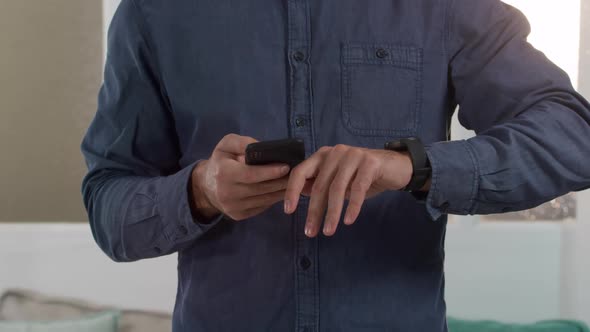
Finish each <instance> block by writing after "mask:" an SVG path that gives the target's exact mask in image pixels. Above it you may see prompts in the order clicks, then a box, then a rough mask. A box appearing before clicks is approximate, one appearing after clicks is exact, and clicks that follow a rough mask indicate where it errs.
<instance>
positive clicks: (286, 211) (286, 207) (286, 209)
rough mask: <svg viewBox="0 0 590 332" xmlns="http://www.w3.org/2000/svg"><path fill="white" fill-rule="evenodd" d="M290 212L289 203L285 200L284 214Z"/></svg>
mask: <svg viewBox="0 0 590 332" xmlns="http://www.w3.org/2000/svg"><path fill="white" fill-rule="evenodd" d="M290 211H291V201H289V200H288V199H287V200H285V213H289V212H290Z"/></svg>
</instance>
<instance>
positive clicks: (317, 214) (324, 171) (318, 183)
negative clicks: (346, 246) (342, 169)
mask: <svg viewBox="0 0 590 332" xmlns="http://www.w3.org/2000/svg"><path fill="white" fill-rule="evenodd" d="M345 149H348V148H346V147H344V148H334V149H333V150H332V151H331V152H330V153H329V155H328V156H327V157H326V158H325V160H324V163H323V165H322V166H321V167H320V170H319V173H318V176H317V178H316V179H315V182H314V184H313V186H312V188H311V199H310V202H309V208H308V211H307V221H306V223H305V234H306V235H307V236H309V237H314V236H316V235H317V233H318V232H319V230H320V227H321V225H322V222H323V221H324V214H325V212H326V207H327V205H328V195H329V189H330V184H331V183H332V181H333V179H334V177H335V176H336V173H337V172H338V169H339V164H340V161H341V160H342V159H343V158H344V156H345V155H346V153H347V151H348V150H345Z"/></svg>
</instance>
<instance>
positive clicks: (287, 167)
mask: <svg viewBox="0 0 590 332" xmlns="http://www.w3.org/2000/svg"><path fill="white" fill-rule="evenodd" d="M287 172H289V166H283V167H281V173H282V174H285V173H287Z"/></svg>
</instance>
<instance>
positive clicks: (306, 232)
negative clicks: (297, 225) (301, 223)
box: [305, 226, 311, 236]
mask: <svg viewBox="0 0 590 332" xmlns="http://www.w3.org/2000/svg"><path fill="white" fill-rule="evenodd" d="M305 235H307V236H311V227H309V226H305Z"/></svg>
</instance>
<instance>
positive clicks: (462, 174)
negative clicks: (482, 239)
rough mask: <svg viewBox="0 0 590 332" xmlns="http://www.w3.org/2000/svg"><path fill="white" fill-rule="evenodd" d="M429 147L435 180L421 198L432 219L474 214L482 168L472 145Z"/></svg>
mask: <svg viewBox="0 0 590 332" xmlns="http://www.w3.org/2000/svg"><path fill="white" fill-rule="evenodd" d="M425 148H426V154H427V156H428V159H429V160H430V165H431V168H432V179H431V185H430V190H429V191H428V192H427V193H426V195H424V194H422V196H420V195H419V196H418V198H423V199H424V200H425V204H426V210H427V212H428V214H429V215H430V217H431V219H432V220H438V219H439V218H440V217H441V216H442V215H443V214H448V213H451V214H459V215H467V214H471V213H472V209H473V205H474V200H475V197H476V195H477V190H478V184H479V181H478V178H479V168H478V164H477V160H476V157H475V152H474V151H473V149H472V148H471V146H470V145H469V142H468V141H467V140H457V141H450V142H437V143H433V144H430V145H427V146H426V147H425ZM415 197H416V196H415Z"/></svg>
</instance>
